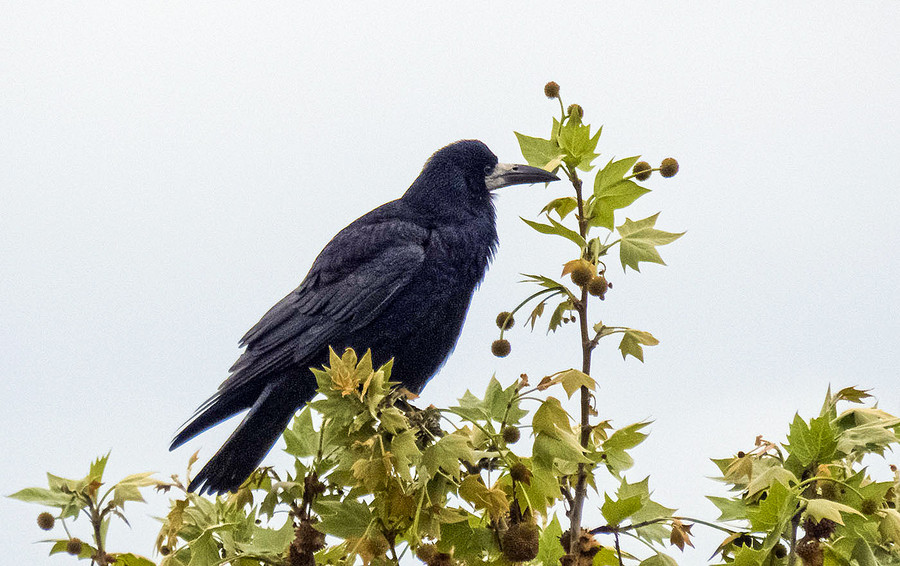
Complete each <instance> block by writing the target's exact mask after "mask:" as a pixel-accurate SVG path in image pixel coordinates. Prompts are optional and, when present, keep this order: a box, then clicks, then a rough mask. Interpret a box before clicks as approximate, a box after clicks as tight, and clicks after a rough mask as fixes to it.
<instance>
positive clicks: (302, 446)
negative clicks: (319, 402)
mask: <svg viewBox="0 0 900 566" xmlns="http://www.w3.org/2000/svg"><path fill="white" fill-rule="evenodd" d="M284 442H285V444H286V445H287V447H286V448H285V452H287V453H288V454H290V455H291V456H294V457H297V458H307V457H310V456H315V455H316V453H317V452H318V450H319V433H318V432H316V429H315V427H314V426H313V420H312V411H310V410H309V407H308V406H307V407H303V410H302V411H300V413H299V414H298V415H297V416H296V417H294V422H293V424H292V425H291V427H290V428H289V429H287V430H285V431H284Z"/></svg>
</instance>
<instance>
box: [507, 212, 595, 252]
mask: <svg viewBox="0 0 900 566" xmlns="http://www.w3.org/2000/svg"><path fill="white" fill-rule="evenodd" d="M519 218H522V217H521V216H520V217H519ZM546 218H547V221H548V222H550V224H541V223H540V222H534V221H532V220H528V219H526V218H522V222H524V223H525V224H528V225H529V226H531V227H532V228H534V229H535V230H537V231H538V232H540V233H541V234H552V235H555V236H562V237H563V238H565V239H567V240H569V241H571V242H573V243H575V244H576V245H577V246H578V247H579V248H581V249H584V247H585V246H586V243H585V241H584V238H582V237H581V234H579V233H578V232H576V231H574V230H572V229H570V228H567V227H565V226H563V225H562V224H560V223H559V222H557V221H556V220H554V219H553V218H551V217H549V216H547V217H546Z"/></svg>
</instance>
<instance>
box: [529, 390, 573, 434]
mask: <svg viewBox="0 0 900 566" xmlns="http://www.w3.org/2000/svg"><path fill="white" fill-rule="evenodd" d="M531 426H532V430H533V431H534V433H535V434H539V433H545V434H549V435H550V436H556V435H557V434H558V431H559V430H565V431H569V432H571V431H572V426H571V424H569V413H567V412H566V410H565V409H563V407H562V404H561V403H560V402H559V399H557V398H556V397H547V399H546V400H544V401H543V402H542V403H541V404H540V406H539V407H538V408H537V410H536V411H535V412H534V416H533V417H532V420H531Z"/></svg>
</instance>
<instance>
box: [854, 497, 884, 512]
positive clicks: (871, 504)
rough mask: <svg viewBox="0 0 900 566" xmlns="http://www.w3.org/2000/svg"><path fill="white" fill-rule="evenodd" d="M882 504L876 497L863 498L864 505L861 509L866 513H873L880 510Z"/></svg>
mask: <svg viewBox="0 0 900 566" xmlns="http://www.w3.org/2000/svg"><path fill="white" fill-rule="evenodd" d="M879 507H881V505H879V504H878V502H877V501H875V500H874V499H863V502H862V505H860V507H859V509H860V511H862V512H863V513H864V514H866V515H871V514H872V513H874V512H875V511H878V508H879Z"/></svg>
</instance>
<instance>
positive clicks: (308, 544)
mask: <svg viewBox="0 0 900 566" xmlns="http://www.w3.org/2000/svg"><path fill="white" fill-rule="evenodd" d="M291 545H292V546H295V547H296V548H297V550H299V551H300V552H302V553H313V552H317V551H319V550H322V549H323V548H325V535H324V534H322V532H320V531H318V530H316V528H315V527H313V526H312V524H310V523H309V521H303V522H301V523H300V525H299V526H298V527H297V528H296V529H294V540H293V542H292V543H291Z"/></svg>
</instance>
